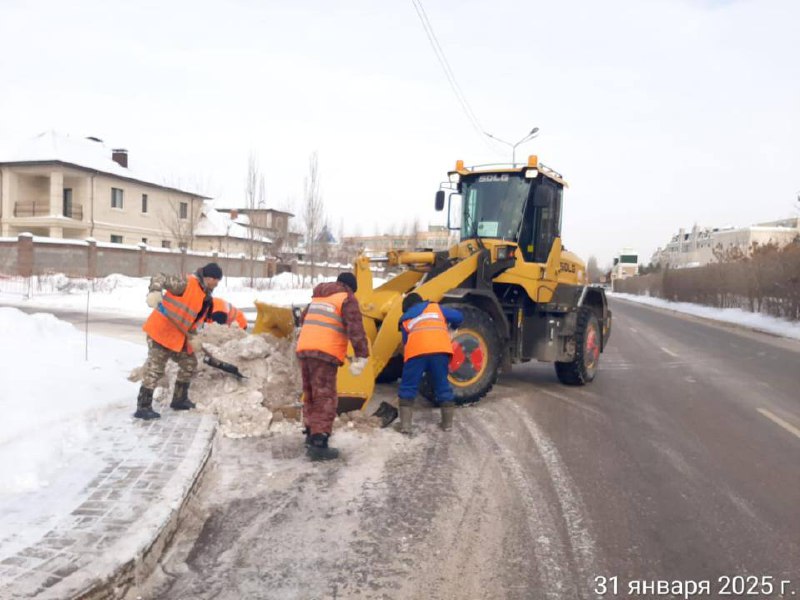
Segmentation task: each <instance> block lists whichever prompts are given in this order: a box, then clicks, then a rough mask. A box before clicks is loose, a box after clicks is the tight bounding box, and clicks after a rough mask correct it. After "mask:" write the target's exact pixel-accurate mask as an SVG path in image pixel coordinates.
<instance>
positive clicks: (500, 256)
mask: <svg viewBox="0 0 800 600" xmlns="http://www.w3.org/2000/svg"><path fill="white" fill-rule="evenodd" d="M496 256H497V260H505V259H507V258H511V257H512V256H514V246H498V247H497V254H496Z"/></svg>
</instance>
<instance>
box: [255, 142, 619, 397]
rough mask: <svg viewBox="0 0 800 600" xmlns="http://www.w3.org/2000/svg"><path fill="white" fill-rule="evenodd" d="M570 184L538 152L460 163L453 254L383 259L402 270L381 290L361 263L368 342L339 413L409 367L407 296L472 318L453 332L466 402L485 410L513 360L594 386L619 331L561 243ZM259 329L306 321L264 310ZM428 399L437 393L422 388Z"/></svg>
mask: <svg viewBox="0 0 800 600" xmlns="http://www.w3.org/2000/svg"><path fill="white" fill-rule="evenodd" d="M566 185H567V184H566V182H565V181H564V179H563V178H562V177H561V175H560V174H559V173H557V172H555V171H553V170H552V169H550V168H548V167H546V166H544V165H542V164H540V163H539V162H538V159H537V157H536V156H531V157H529V159H528V162H527V164H525V165H519V164H517V165H486V166H478V167H471V168H467V167H465V166H464V163H463V161H458V162H456V167H455V170H453V171H450V172H449V181H448V182H446V183H444V184H442V186H441V189H440V190H439V191H438V192H437V194H436V203H435V208H436V210H437V211H441V210H444V209H445V206H446V207H447V210H448V219H447V222H448V228H449V229H450V230H453V231H458V232H459V233H460V241H459V242H458V243H457V244H455V245H454V246H452V247H451V248H450V249H449V250H446V251H442V252H433V251H390V252H389V253H388V254H387V256H386V257H384V258H382V259H381V260H382V261H383V262H387V263H388V264H389V265H390V266H393V267H394V266H403V270H402V272H400V274H398V275H397V276H395V277H394V278H392V279H390V280H388V281H387V282H386V283H384V284H383V285H381V286H379V287H377V288H374V287H373V282H372V271H371V270H370V258H368V257H366V256H359V257H358V258H357V259H356V262H355V275H356V278H357V281H358V291H357V292H356V297H357V298H358V300H359V303H360V304H361V311H362V313H363V316H364V327H365V329H366V332H367V337H368V338H369V340H370V345H371V355H370V358H369V364H368V366H367V368H366V369H364V371H363V372H362V373H361V375H359V376H357V377H355V376H353V375H351V374H350V372H349V370H348V369H347V366H346V365H345V366H344V367H342V368H340V369H339V375H338V381H337V383H338V390H339V410H340V412H343V411H347V410H353V409H356V408H365V407H366V404H367V402H368V401H369V399H370V398H371V396H372V393H373V391H374V388H375V383H376V381H378V382H383V381H393V380H395V379H397V378H398V377H399V376H400V373H401V371H402V339H401V334H400V331H399V329H398V322H399V319H400V316H401V314H402V300H403V297H404V295H405V294H407V293H409V292H411V291H414V292H416V293H418V294H420V295H421V296H422V297H423V298H424V299H426V300H432V301H435V302H440V303H443V304H445V303H446V304H450V305H452V306H453V308H457V309H459V310H460V311H461V312H462V313H463V314H464V322H463V324H462V325H461V327H459V329H458V330H457V331H455V332H454V334H453V358H452V360H451V362H450V382H451V383H452V385H453V390H454V392H455V397H456V402H457V403H459V404H465V403H469V402H476V401H477V400H479V399H480V398H482V397H483V396H485V395H486V394H487V393H488V392H489V390H491V388H492V386H493V385H494V383H495V381H496V379H497V375H498V373H499V372H500V371H501V370H503V371H506V370H510V368H511V365H512V364H513V363H521V362H528V361H530V360H539V361H547V362H553V363H555V371H556V375H557V377H558V379H559V380H560V381H561V382H562V383H565V384H568V385H584V384H586V383H589V382H590V381H592V380H593V379H594V377H595V374H596V372H597V366H598V361H599V358H600V353H601V352H602V351H603V349H604V348H605V346H606V344H607V343H608V338H609V334H610V332H611V311H610V310H609V309H608V304H607V302H606V296H605V292H604V290H603V289H602V288H601V287H595V286H590V285H589V284H588V278H587V275H586V267H585V265H584V263H583V262H582V261H581V260H580V259H579V258H578V257H577V256H575V255H574V254H572V253H571V252H567V251H566V250H565V249H564V248H563V246H562V244H561V209H562V196H563V190H564V188H565V187H566ZM256 304H257V308H258V319H257V321H256V326H255V329H254V331H255V333H260V332H267V331H268V332H271V333H274V334H276V335H281V336H283V335H289V334H291V332H292V329H293V328H294V324H295V322H296V314H293V313H292V311H291V310H290V309H286V308H284V309H281V308H277V307H273V306H269V305H265V304H262V303H256ZM422 393H423V394H424V395H425V396H426V397H428V398H431V397H432V389H431V387H430V385H429V384H428V383H426V382H424V383H423V389H422Z"/></svg>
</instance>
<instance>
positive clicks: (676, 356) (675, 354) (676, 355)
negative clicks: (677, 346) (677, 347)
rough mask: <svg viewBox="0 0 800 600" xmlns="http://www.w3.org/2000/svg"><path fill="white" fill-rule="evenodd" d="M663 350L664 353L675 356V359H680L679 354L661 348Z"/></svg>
mask: <svg viewBox="0 0 800 600" xmlns="http://www.w3.org/2000/svg"><path fill="white" fill-rule="evenodd" d="M661 349H662V350H663V351H664V352H666V353H667V354H669V355H670V356H674V357H675V358H678V354H677V353H675V352H673V351H672V350H668V349H667V348H664V346H661Z"/></svg>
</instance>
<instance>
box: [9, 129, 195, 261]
mask: <svg viewBox="0 0 800 600" xmlns="http://www.w3.org/2000/svg"><path fill="white" fill-rule="evenodd" d="M128 158H129V157H128V152H127V150H124V149H114V150H110V149H108V148H107V147H106V146H105V145H104V144H103V143H102V141H101V140H99V139H97V138H71V137H68V136H64V135H59V134H57V133H55V132H47V133H43V134H41V135H39V136H37V137H35V138H34V139H33V140H30V141H29V142H28V143H27V144H25V145H24V146H23V147H21V148H20V149H19V150H17V151H16V152H15V153H13V154H12V155H9V156H0V235H2V236H3V237H8V236H15V235H18V234H19V233H22V232H29V233H32V234H33V235H37V236H45V237H53V238H74V239H86V238H94V239H96V240H98V241H102V242H112V243H119V244H131V245H135V244H141V243H144V244H147V245H149V246H156V247H164V248H177V247H180V246H185V247H188V248H190V249H191V248H192V238H193V230H194V227H195V225H196V223H197V221H198V219H199V217H200V214H201V207H202V204H203V201H204V200H207V199H208V198H207V197H205V196H202V195H200V194H197V193H194V192H191V191H187V190H181V189H177V188H174V187H169V186H165V185H162V184H159V183H156V182H154V181H153V180H152V179H149V178H145V177H143V176H140V175H137V174H136V173H135V172H134V171H132V170H131V169H129V168H128Z"/></svg>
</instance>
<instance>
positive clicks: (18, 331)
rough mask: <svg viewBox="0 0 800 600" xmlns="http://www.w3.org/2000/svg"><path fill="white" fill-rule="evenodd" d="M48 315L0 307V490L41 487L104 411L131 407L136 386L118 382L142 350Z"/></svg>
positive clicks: (88, 435) (82, 443) (81, 443)
mask: <svg viewBox="0 0 800 600" xmlns="http://www.w3.org/2000/svg"><path fill="white" fill-rule="evenodd" d="M85 342H86V339H85V337H84V334H83V332H82V331H79V330H77V329H76V328H75V327H73V326H72V325H70V324H69V323H66V322H64V321H60V320H59V319H56V318H55V317H54V316H53V315H49V314H34V315H28V314H25V313H23V312H22V311H20V310H17V309H16V308H7V307H0V364H2V365H3V382H2V388H1V389H0V410H2V414H3V418H2V419H0V495H3V494H9V493H18V492H23V491H30V490H34V489H37V488H39V487H42V486H45V485H47V483H48V479H49V478H50V477H51V476H52V475H53V474H54V473H56V472H57V471H58V470H59V468H60V467H61V465H62V464H64V463H65V462H67V458H68V456H69V455H70V453H72V452H74V451H77V450H78V449H80V448H81V447H82V446H85V445H86V444H87V443H88V440H90V439H91V437H92V431H93V422H94V420H95V419H96V417H97V415H98V414H100V413H101V412H102V411H103V410H104V409H107V408H109V407H112V406H115V407H116V406H120V405H127V406H130V407H131V410H133V408H134V406H135V398H136V391H137V388H136V386H135V385H133V384H130V383H128V382H126V381H125V375H126V373H127V372H128V371H130V369H131V367H133V366H134V365H136V364H138V363H141V362H142V360H143V357H144V348H142V346H140V345H138V344H132V343H129V342H124V341H120V340H114V339H110V338H105V337H102V336H90V337H89V360H88V361H86V360H85V349H86V348H85Z"/></svg>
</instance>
